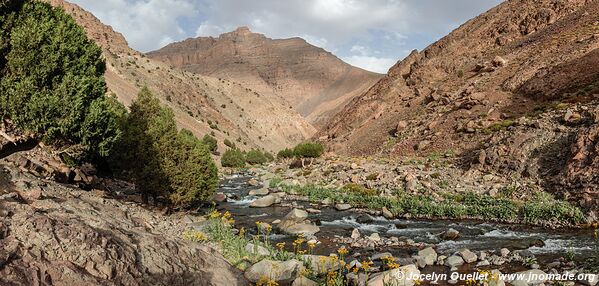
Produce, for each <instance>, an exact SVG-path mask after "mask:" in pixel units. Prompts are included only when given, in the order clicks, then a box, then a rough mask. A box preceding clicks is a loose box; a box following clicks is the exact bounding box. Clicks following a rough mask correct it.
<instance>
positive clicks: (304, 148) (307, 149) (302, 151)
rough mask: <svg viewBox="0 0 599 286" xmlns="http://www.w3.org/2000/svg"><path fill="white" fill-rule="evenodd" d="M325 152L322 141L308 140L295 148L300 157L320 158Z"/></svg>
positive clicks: (296, 154)
mask: <svg viewBox="0 0 599 286" xmlns="http://www.w3.org/2000/svg"><path fill="white" fill-rule="evenodd" d="M322 153H324V146H323V145H322V144H320V143H312V142H306V143H301V144H298V145H297V146H295V148H293V154H294V155H295V156H296V157H298V158H318V157H320V156H321V155H322Z"/></svg>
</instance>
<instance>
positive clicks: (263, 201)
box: [250, 195, 281, 208]
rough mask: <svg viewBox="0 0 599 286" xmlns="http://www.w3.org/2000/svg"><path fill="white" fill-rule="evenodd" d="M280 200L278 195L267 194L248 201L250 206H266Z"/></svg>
mask: <svg viewBox="0 0 599 286" xmlns="http://www.w3.org/2000/svg"><path fill="white" fill-rule="evenodd" d="M280 202H281V198H280V197H279V196H275V195H268V196H264V197H262V198H259V199H257V200H255V201H253V202H252V203H250V207H252V208H266V207H270V206H272V205H274V204H277V203H280Z"/></svg>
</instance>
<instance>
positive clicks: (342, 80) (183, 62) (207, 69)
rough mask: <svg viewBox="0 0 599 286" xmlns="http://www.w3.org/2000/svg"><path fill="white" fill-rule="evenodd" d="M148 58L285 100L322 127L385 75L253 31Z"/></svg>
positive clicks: (170, 49) (201, 41)
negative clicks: (233, 82)
mask: <svg viewBox="0 0 599 286" xmlns="http://www.w3.org/2000/svg"><path fill="white" fill-rule="evenodd" d="M148 57H149V58H152V59H157V60H160V61H163V62H165V63H168V64H170V65H172V66H174V67H178V68H182V69H184V70H186V71H190V72H193V73H197V74H201V75H208V76H212V77H218V78H223V79H229V80H232V81H236V82H239V83H241V84H242V85H244V86H246V87H249V88H251V89H253V90H256V91H258V92H259V93H261V94H264V95H266V96H269V97H281V98H283V99H284V100H285V101H287V102H289V103H290V105H291V106H293V107H294V108H295V109H296V110H297V111H298V112H299V113H300V114H301V115H302V116H304V117H306V118H307V119H308V120H309V122H311V123H313V124H315V125H321V124H323V123H324V122H326V121H327V120H328V118H329V117H330V116H331V115H333V114H335V113H336V112H337V111H338V110H339V109H340V108H342V107H343V106H344V105H345V104H346V103H347V102H348V101H349V100H351V99H352V98H353V97H355V96H357V95H358V94H360V93H362V92H364V91H365V90H366V89H367V88H369V87H370V86H372V85H373V84H374V83H375V82H376V81H377V80H378V79H379V78H380V77H381V75H379V74H375V73H371V72H367V71H364V70H362V69H359V68H355V67H352V66H350V65H348V64H346V63H344V62H343V61H341V60H340V59H338V58H337V57H335V56H334V55H332V54H331V53H329V52H327V51H325V50H323V49H321V48H317V47H314V46H312V45H310V44H308V43H307V42H306V41H304V40H303V39H301V38H291V39H282V40H273V39H269V38H267V37H265V36H264V35H262V34H257V33H252V32H251V31H250V30H249V29H248V28H246V27H241V28H238V29H237V30H235V31H233V32H230V33H226V34H222V35H221V36H220V37H218V38H212V37H208V38H203V37H200V38H195V39H188V40H185V41H182V42H179V43H173V44H170V45H168V46H166V47H164V48H162V49H160V50H158V51H154V52H150V53H148Z"/></svg>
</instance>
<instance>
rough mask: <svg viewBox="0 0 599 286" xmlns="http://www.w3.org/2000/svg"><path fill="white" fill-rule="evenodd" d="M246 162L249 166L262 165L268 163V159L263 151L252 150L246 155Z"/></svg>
mask: <svg viewBox="0 0 599 286" xmlns="http://www.w3.org/2000/svg"><path fill="white" fill-rule="evenodd" d="M245 161H246V162H247V163H248V164H252V165H260V164H264V163H266V162H267V161H268V159H267V158H266V156H264V153H262V151H260V150H256V149H252V150H250V151H248V152H247V154H245Z"/></svg>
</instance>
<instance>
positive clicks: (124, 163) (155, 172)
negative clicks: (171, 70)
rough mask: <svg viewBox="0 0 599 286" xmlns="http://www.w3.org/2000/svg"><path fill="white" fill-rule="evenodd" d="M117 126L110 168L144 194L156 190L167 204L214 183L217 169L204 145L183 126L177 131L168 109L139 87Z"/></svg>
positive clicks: (204, 195) (205, 191)
mask: <svg viewBox="0 0 599 286" xmlns="http://www.w3.org/2000/svg"><path fill="white" fill-rule="evenodd" d="M130 109H131V113H130V114H129V116H128V117H127V120H126V122H125V124H124V127H123V130H124V131H125V135H124V136H123V140H122V141H121V144H120V146H119V151H120V152H118V153H119V154H120V155H118V156H115V157H114V158H113V160H112V161H113V162H114V163H115V166H116V169H117V170H120V173H121V174H122V175H124V176H127V177H128V178H130V179H132V180H133V181H134V182H135V185H136V187H137V188H138V189H139V190H140V191H142V194H143V197H144V200H145V201H146V202H147V201H148V198H149V197H150V196H151V197H154V198H157V197H158V196H162V197H164V198H166V199H167V200H168V201H169V202H170V203H171V204H172V205H186V204H191V203H194V202H196V201H201V200H206V199H208V198H209V197H210V196H211V195H212V194H213V193H214V191H215V190H216V187H217V180H218V176H217V169H216V165H215V164H214V161H213V160H212V157H210V153H209V151H208V148H207V147H206V146H205V145H204V144H203V143H202V141H200V140H199V139H197V138H196V137H195V136H193V134H192V133H191V132H189V131H188V130H182V131H180V132H178V131H177V126H176V122H175V118H174V114H173V112H172V110H171V109H169V108H167V107H162V106H161V105H160V102H159V100H158V99H157V98H156V97H154V96H153V95H152V93H151V92H150V91H149V90H148V89H147V88H143V89H142V90H141V91H140V93H139V94H138V96H137V98H136V99H135V100H134V101H133V103H132V105H131V107H130Z"/></svg>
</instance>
